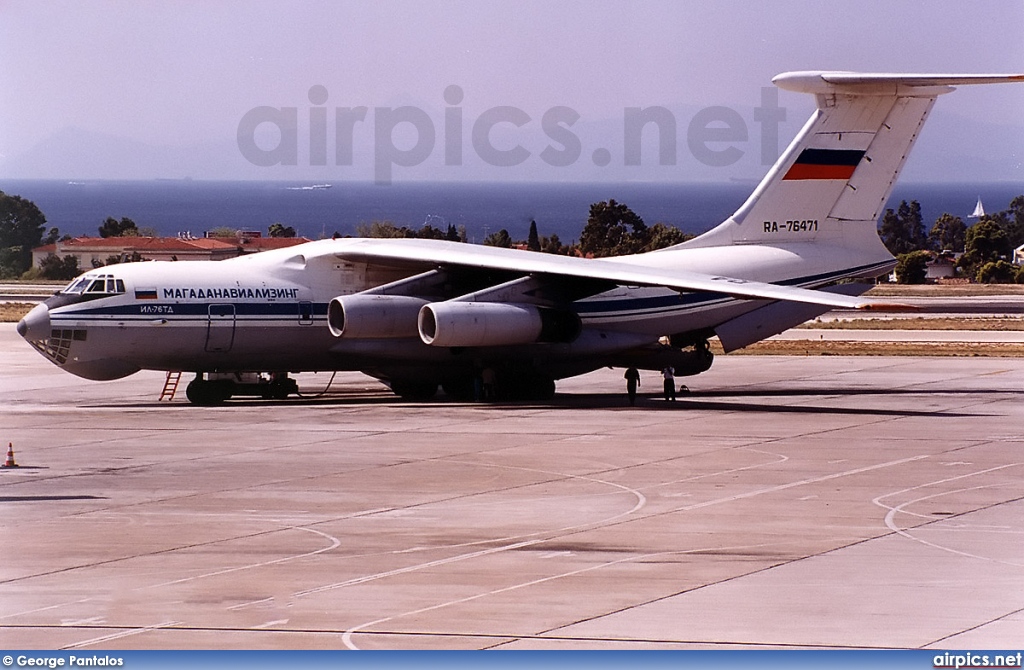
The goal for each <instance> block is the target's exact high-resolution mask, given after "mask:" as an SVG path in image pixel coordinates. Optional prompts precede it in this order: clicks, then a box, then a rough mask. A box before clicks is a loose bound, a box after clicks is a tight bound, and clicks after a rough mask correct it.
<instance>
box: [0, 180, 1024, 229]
mask: <svg viewBox="0 0 1024 670" xmlns="http://www.w3.org/2000/svg"><path fill="white" fill-rule="evenodd" d="M754 186H755V184H754V183H753V182H745V181H744V182H731V181H730V182H722V183H678V184H674V183H662V182H659V183H633V182H629V183H533V182H511V183H505V182H500V183H499V182H487V183H480V182H474V183H465V182H435V183H427V182H396V183H392V184H388V185H380V184H375V183H372V182H344V181H336V182H331V183H320V184H317V183H311V182H281V181H205V180H190V179H183V180H152V181H141V180H140V181H63V180H2V179H0V190H2V191H3V192H5V193H8V194H11V195H20V196H21V197H23V198H27V199H29V200H31V201H33V202H34V203H35V204H36V205H37V206H38V207H39V208H40V210H42V212H43V214H44V215H45V216H46V220H47V227H48V228H50V227H57V228H59V229H60V232H61V233H62V234H69V235H72V236H79V235H96V234H97V230H98V228H99V226H100V224H101V223H102V222H103V220H104V219H106V218H107V217H114V218H117V219H120V218H122V217H128V218H130V219H132V220H133V221H135V223H136V225H138V226H139V227H140V228H143V227H148V228H151V229H154V230H155V231H156V232H157V233H158V234H159V235H161V236H177V235H185V234H191V235H194V236H196V237H202V236H203V234H204V233H205V232H206V231H208V230H210V229H213V228H220V227H228V228H233V229H236V230H251V231H260V232H262V233H263V234H264V235H265V234H266V232H267V228H268V227H269V226H270V225H271V224H273V223H282V224H284V225H286V226H291V227H292V228H294V229H295V230H296V232H297V233H298V235H300V236H304V237H308V238H310V239H320V238H324V237H331V236H332V235H334V234H335V233H337V234H338V235H341V236H348V235H354V234H355V232H356V227H357V226H359V225H360V224H369V223H372V222H374V221H388V222H391V223H393V224H395V225H397V226H408V227H410V228H419V227H421V226H423V225H424V224H430V225H432V226H434V227H435V228H441V229H444V228H446V227H447V226H448V224H453V225H455V226H456V227H460V226H465V227H466V232H467V235H468V237H469V240H470V241H471V242H481V241H483V239H484V237H486V236H487V235H488V234H489V233H493V232H497V231H499V230H501V229H505V230H507V231H508V232H509V234H510V235H511V236H512V238H513V239H517V240H525V239H526V237H527V235H528V232H529V227H530V221H531V220H533V221H536V222H537V228H538V231H539V233H540V235H542V236H545V235H552V234H557V235H558V237H559V239H561V240H562V242H565V243H568V242H572V241H574V240H577V239H578V238H579V235H580V232H581V231H582V230H583V226H584V225H585V223H586V220H587V215H588V213H589V209H590V205H591V204H593V203H596V202H600V201H604V200H609V199H614V200H616V201H618V202H620V203H625V204H626V205H627V206H629V207H630V209H632V210H633V211H634V212H636V213H637V214H639V215H640V217H641V218H642V219H643V220H644V222H645V223H647V224H648V225H653V224H655V223H659V222H661V223H668V224H672V225H674V226H677V227H679V228H680V229H682V230H683V231H684V232H688V233H693V234H699V233H702V232H704V231H706V230H709V229H711V228H713V227H714V226H715V225H717V224H718V223H721V222H722V221H723V220H725V219H726V218H727V217H728V216H729V215H730V214H732V213H733V212H734V211H735V210H736V209H737V208H738V207H739V206H740V205H741V204H742V203H743V201H744V200H745V199H746V198H747V196H748V195H749V194H750V192H751V191H752V190H753V188H754ZM1022 194H1024V183H1017V182H998V183H942V184H940V183H930V184H913V183H908V184H899V183H898V184H897V186H896V188H895V190H894V192H893V195H892V197H891V198H890V200H889V202H888V203H887V207H891V208H895V207H897V206H898V204H899V202H900V201H901V200H907V201H911V200H917V201H918V202H919V203H920V204H921V210H922V214H923V216H924V221H925V225H926V227H929V228H930V226H931V224H932V223H933V222H934V221H935V219H936V218H938V217H939V216H940V215H941V214H943V213H950V214H954V215H956V216H960V217H961V218H963V219H964V220H965V222H967V223H968V225H970V223H971V222H970V221H969V220H968V219H967V215H968V214H970V213H971V212H972V211H973V210H974V208H975V204H976V203H977V201H978V198H979V197H980V198H981V200H982V202H983V204H984V207H985V211H986V212H990V213H991V212H997V211H1000V210H1003V209H1007V208H1008V207H1009V204H1010V201H1011V200H1012V199H1013V198H1014V197H1016V196H1018V195H1022Z"/></svg>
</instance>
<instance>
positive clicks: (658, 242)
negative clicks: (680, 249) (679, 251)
mask: <svg viewBox="0 0 1024 670" xmlns="http://www.w3.org/2000/svg"><path fill="white" fill-rule="evenodd" d="M691 239H693V235H687V234H686V233H684V232H683V231H681V230H679V229H678V228H676V227H675V226H673V225H671V224H668V223H656V224H654V225H653V226H651V231H650V239H649V240H648V242H647V246H645V247H644V251H654V250H655V249H664V248H666V247H671V246H675V245H676V244H682V243H683V242H685V241H686V240H691Z"/></svg>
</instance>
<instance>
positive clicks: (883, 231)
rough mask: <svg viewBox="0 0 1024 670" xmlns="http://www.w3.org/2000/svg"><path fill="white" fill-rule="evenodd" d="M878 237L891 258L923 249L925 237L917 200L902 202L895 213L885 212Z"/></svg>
mask: <svg viewBox="0 0 1024 670" xmlns="http://www.w3.org/2000/svg"><path fill="white" fill-rule="evenodd" d="M878 235H879V237H881V238H882V243H883V244H885V248H886V249H888V250H889V253H891V254H892V255H893V256H899V255H900V254H906V253H909V252H911V251H917V250H919V249H924V248H925V247H926V246H927V236H926V235H925V231H924V220H923V218H922V217H921V204H920V203H919V202H917V200H912V201H910V203H907V201H906V200H903V201H902V202H900V205H899V207H898V208H897V209H896V211H893V210H891V209H887V210H885V214H884V215H883V216H882V225H881V227H880V228H879V230H878Z"/></svg>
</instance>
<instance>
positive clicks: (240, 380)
mask: <svg viewBox="0 0 1024 670" xmlns="http://www.w3.org/2000/svg"><path fill="white" fill-rule="evenodd" d="M298 392H299V385H298V384H296V383H295V380H294V379H291V378H290V377H289V376H288V373H286V372H275V373H270V374H267V373H232V374H218V373H212V372H211V373H206V378H205V379H204V378H203V373H201V372H200V373H198V374H197V375H196V378H195V379H193V380H192V381H191V382H189V385H188V387H186V388H185V395H186V396H187V397H188V400H189V402H191V403H192V404H193V405H203V406H207V407H208V406H210V405H220V404H221V403H223V402H224V401H225V400H228V399H230V398H232V397H234V396H248V397H255V398H263V399H264V400H284V399H285V398H287V397H288V396H289V395H291V394H293V393H298Z"/></svg>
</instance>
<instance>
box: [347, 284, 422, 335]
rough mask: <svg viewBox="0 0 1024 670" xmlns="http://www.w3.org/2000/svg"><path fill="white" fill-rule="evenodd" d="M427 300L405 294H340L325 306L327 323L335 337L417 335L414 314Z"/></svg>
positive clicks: (415, 315)
mask: <svg viewBox="0 0 1024 670" xmlns="http://www.w3.org/2000/svg"><path fill="white" fill-rule="evenodd" d="M425 304H427V301H426V300H423V299H422V298H413V297H411V296H407V295H362V294H356V295H343V296H338V297H337V298H334V299H333V300H331V302H330V304H329V305H328V306H327V325H328V327H330V329H331V334H332V335H334V336H335V337H347V338H367V339H377V338H381V339H383V338H389V337H416V334H417V329H416V317H417V314H419V311H420V308H421V307H423V306H424V305H425Z"/></svg>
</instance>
